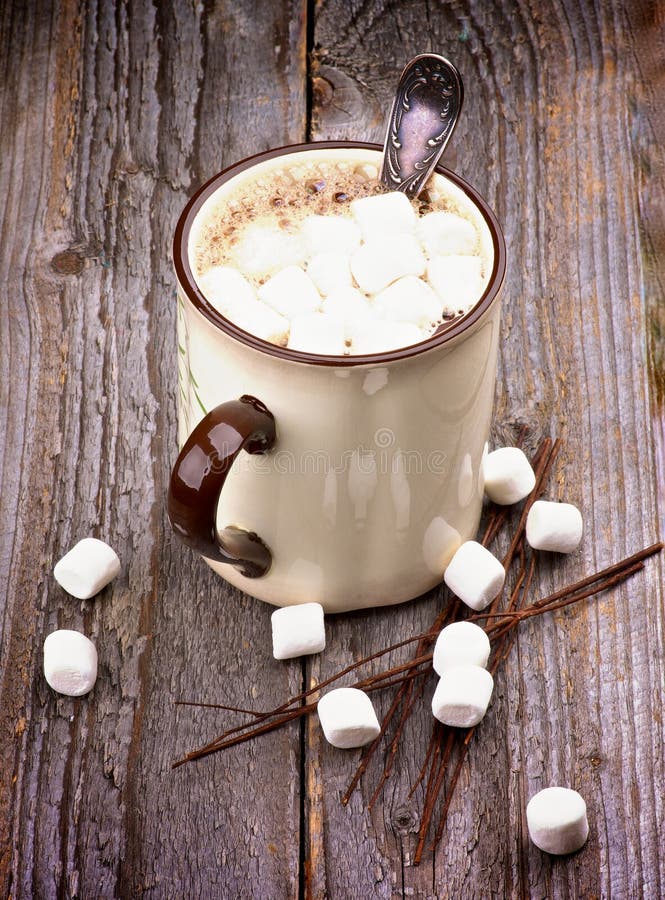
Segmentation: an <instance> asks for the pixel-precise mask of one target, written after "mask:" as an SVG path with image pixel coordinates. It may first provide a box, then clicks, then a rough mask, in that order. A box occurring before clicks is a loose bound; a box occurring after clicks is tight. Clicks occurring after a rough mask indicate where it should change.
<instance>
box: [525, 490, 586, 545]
mask: <svg viewBox="0 0 665 900" xmlns="http://www.w3.org/2000/svg"><path fill="white" fill-rule="evenodd" d="M583 527H584V526H583V523H582V514H581V513H580V511H579V509H578V508H577V507H576V506H573V504H572V503H551V502H550V501H549V500H536V502H535V503H534V504H533V506H532V507H531V509H530V510H529V515H528V516H527V517H526V539H527V541H528V542H529V545H530V546H531V547H533V549H534V550H551V551H553V552H554V553H570V552H571V551H572V550H574V549H575V548H576V547H577V546H579V543H580V541H581V540H582V531H583Z"/></svg>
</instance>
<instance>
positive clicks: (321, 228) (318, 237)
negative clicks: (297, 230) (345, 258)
mask: <svg viewBox="0 0 665 900" xmlns="http://www.w3.org/2000/svg"><path fill="white" fill-rule="evenodd" d="M302 233H303V236H304V238H305V244H306V246H307V247H308V249H309V252H310V255H312V256H313V255H314V254H316V253H322V252H323V251H333V252H337V253H345V254H347V255H348V254H349V253H353V251H354V250H357V248H358V245H359V244H360V228H358V226H357V225H356V223H355V222H353V221H352V220H351V219H347V218H346V217H345V216H308V217H307V218H306V219H305V221H304V222H303V223H302Z"/></svg>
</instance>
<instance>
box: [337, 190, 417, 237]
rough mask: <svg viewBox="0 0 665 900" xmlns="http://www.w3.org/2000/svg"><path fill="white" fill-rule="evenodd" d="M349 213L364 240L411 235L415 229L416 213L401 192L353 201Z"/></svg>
mask: <svg viewBox="0 0 665 900" xmlns="http://www.w3.org/2000/svg"><path fill="white" fill-rule="evenodd" d="M351 212H352V213H353V215H354V218H355V220H356V222H357V223H358V224H359V225H360V227H361V229H362V233H363V236H364V237H365V238H368V237H370V236H372V235H376V234H387V233H391V234H395V233H398V234H403V233H404V232H406V233H412V232H413V231H414V229H415V227H416V221H417V216H416V211H415V209H414V208H413V206H412V205H411V202H410V200H409V198H408V197H407V196H406V194H403V193H402V192H401V191H391V192H390V193H388V194H377V195H376V196H374V197H362V198H361V199H360V200H353V201H352V203H351Z"/></svg>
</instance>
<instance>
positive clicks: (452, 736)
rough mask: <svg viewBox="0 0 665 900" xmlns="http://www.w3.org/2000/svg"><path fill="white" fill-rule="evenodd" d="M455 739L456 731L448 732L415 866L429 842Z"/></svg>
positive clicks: (427, 803)
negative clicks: (428, 835) (435, 806)
mask: <svg viewBox="0 0 665 900" xmlns="http://www.w3.org/2000/svg"><path fill="white" fill-rule="evenodd" d="M454 739H455V734H454V730H453V729H452V728H451V729H449V731H448V739H447V741H446V746H445V749H444V751H443V754H442V756H441V759H440V761H439V765H438V768H437V773H436V776H435V778H434V781H433V784H432V788H431V790H430V791H429V795H428V796H427V797H426V799H425V805H424V807H423V814H422V816H421V819H420V827H419V829H418V842H417V844H416V850H415V853H414V855H413V864H414V866H417V865H419V864H420V861H421V859H422V855H423V850H424V848H425V841H426V840H427V832H428V831H429V826H430V822H431V821H432V816H433V815H434V804H435V803H436V801H437V799H438V796H439V794H440V792H441V785H442V784H443V779H444V777H445V774H446V768H447V767H448V760H449V759H450V755H451V753H452V749H453V742H454Z"/></svg>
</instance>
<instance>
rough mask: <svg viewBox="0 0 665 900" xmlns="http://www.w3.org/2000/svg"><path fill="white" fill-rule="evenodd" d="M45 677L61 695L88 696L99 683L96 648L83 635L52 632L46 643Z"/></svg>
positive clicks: (79, 633)
mask: <svg viewBox="0 0 665 900" xmlns="http://www.w3.org/2000/svg"><path fill="white" fill-rule="evenodd" d="M44 677H45V678H46V681H47V682H48V684H49V685H50V686H51V687H52V688H53V690H54V691H57V692H58V693H59V694H67V696H69V697H80V696H81V695H82V694H87V693H88V691H91V690H92V688H93V687H94V684H95V681H96V680H97V650H96V648H95V645H94V644H93V643H92V641H91V640H90V639H89V638H87V637H86V636H85V635H84V634H81V632H80V631H70V630H68V629H65V628H63V629H61V630H59V631H53V632H52V633H51V634H49V635H48V637H47V638H46V640H45V641H44Z"/></svg>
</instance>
